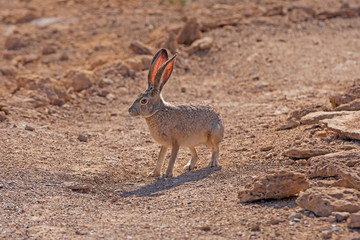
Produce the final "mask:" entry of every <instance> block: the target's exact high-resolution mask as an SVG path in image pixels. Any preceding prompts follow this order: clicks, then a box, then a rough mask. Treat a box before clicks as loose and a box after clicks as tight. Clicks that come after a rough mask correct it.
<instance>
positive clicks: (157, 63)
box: [151, 52, 168, 84]
mask: <svg viewBox="0 0 360 240" xmlns="http://www.w3.org/2000/svg"><path fill="white" fill-rule="evenodd" d="M167 59H168V57H167V54H166V52H164V53H161V54H160V55H159V57H158V59H156V60H155V63H154V65H153V67H152V68H153V69H152V72H151V83H152V84H154V81H155V75H156V73H157V71H158V70H159V68H160V67H161V65H163V64H164V62H166V61H167Z"/></svg>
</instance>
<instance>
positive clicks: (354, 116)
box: [322, 111, 360, 140]
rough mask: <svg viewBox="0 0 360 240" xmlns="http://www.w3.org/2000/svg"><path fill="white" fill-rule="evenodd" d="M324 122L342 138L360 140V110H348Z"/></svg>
mask: <svg viewBox="0 0 360 240" xmlns="http://www.w3.org/2000/svg"><path fill="white" fill-rule="evenodd" d="M322 122H323V123H325V124H326V126H327V128H329V129H331V130H333V131H335V132H336V133H338V134H339V136H340V137H342V138H350V139H354V140H360V111H353V112H347V114H343V115H340V116H336V117H333V118H332V119H324V120H322Z"/></svg>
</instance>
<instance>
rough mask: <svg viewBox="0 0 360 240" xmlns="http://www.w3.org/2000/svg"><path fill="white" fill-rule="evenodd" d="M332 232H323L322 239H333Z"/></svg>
mask: <svg viewBox="0 0 360 240" xmlns="http://www.w3.org/2000/svg"><path fill="white" fill-rule="evenodd" d="M332 233H333V232H332V231H331V230H325V231H322V232H321V237H322V239H330V238H331V237H332Z"/></svg>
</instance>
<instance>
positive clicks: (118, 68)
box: [95, 60, 132, 78]
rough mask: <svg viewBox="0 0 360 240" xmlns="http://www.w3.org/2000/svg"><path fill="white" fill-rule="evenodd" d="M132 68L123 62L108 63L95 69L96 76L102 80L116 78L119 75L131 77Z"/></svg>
mask: <svg viewBox="0 0 360 240" xmlns="http://www.w3.org/2000/svg"><path fill="white" fill-rule="evenodd" d="M131 71H132V70H130V67H129V66H128V65H127V64H125V63H124V62H123V61H121V60H116V61H113V62H108V63H106V64H104V65H102V66H100V67H97V68H96V69H95V74H96V75H97V76H100V77H101V78H116V77H118V76H119V75H120V76H123V77H127V76H130V74H131Z"/></svg>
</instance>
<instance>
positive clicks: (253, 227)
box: [249, 222, 260, 232]
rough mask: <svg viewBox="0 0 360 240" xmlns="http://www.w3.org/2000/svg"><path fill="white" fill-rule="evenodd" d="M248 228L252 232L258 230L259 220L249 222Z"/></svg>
mask: <svg viewBox="0 0 360 240" xmlns="http://www.w3.org/2000/svg"><path fill="white" fill-rule="evenodd" d="M249 228H250V230H251V231H253V232H255V231H260V223H259V222H255V223H251V224H250V226H249Z"/></svg>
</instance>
